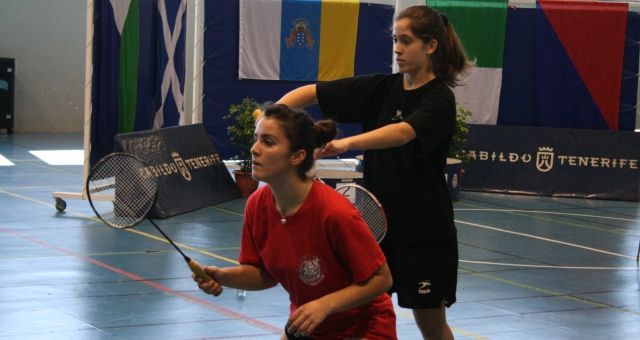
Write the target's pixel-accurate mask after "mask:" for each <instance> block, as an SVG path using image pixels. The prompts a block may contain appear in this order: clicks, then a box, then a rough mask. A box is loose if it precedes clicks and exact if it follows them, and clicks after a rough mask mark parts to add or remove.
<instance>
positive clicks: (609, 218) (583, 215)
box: [453, 208, 640, 222]
mask: <svg viewBox="0 0 640 340" xmlns="http://www.w3.org/2000/svg"><path fill="white" fill-rule="evenodd" d="M453 210H454V211H497V212H521V213H532V214H547V215H564V216H576V217H590V218H600V219H608V220H617V221H626V222H640V217H638V218H637V219H630V218H622V217H610V216H599V215H589V214H576V213H563V212H556V211H544V210H526V209H491V208H457V209H453Z"/></svg>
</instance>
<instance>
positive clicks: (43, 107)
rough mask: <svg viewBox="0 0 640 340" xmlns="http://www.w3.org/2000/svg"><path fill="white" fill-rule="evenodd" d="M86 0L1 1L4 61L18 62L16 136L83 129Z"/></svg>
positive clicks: (0, 35)
mask: <svg viewBox="0 0 640 340" xmlns="http://www.w3.org/2000/svg"><path fill="white" fill-rule="evenodd" d="M85 12H86V0H55V1H50V0H0V57H6V58H15V59H16V71H15V122H14V129H15V131H16V132H71V131H82V122H83V110H84V107H83V106H84V85H83V83H84V45H85V30H86V23H85V19H86V16H85Z"/></svg>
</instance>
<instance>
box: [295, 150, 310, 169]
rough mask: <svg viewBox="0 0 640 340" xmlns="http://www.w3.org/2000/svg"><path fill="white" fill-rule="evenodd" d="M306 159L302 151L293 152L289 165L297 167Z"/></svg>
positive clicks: (304, 152) (305, 153)
mask: <svg viewBox="0 0 640 340" xmlns="http://www.w3.org/2000/svg"><path fill="white" fill-rule="evenodd" d="M306 157H307V152H306V151H304V150H303V149H300V150H298V151H295V152H293V153H292V154H291V165H295V166H298V165H300V164H302V162H303V161H304V159H305V158H306Z"/></svg>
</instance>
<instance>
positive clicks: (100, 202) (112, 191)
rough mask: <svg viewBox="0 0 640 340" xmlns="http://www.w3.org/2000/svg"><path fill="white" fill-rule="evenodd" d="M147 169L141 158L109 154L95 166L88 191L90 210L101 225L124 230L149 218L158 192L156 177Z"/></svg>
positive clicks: (89, 177)
mask: <svg viewBox="0 0 640 340" xmlns="http://www.w3.org/2000/svg"><path fill="white" fill-rule="evenodd" d="M146 166H147V165H146V164H145V163H144V162H143V161H142V160H141V159H140V158H138V157H136V156H134V155H131V154H128V153H122V152H116V153H112V154H109V155H107V156H105V157H103V158H102V159H100V160H99V161H98V163H96V165H94V166H93V168H92V169H91V171H90V172H89V175H88V176H87V181H86V185H85V189H86V193H87V198H88V200H89V204H90V205H91V209H93V211H94V212H95V213H96V216H98V218H100V220H102V222H104V223H106V224H107V225H109V226H111V227H114V228H118V229H124V228H130V227H133V226H135V225H137V224H138V223H140V222H142V220H144V219H145V218H146V216H147V214H148V213H149V211H150V210H151V208H153V205H154V204H155V201H156V194H157V191H158V181H157V178H156V177H155V176H153V175H152V174H151V173H149V172H148V171H146V169H145V168H146Z"/></svg>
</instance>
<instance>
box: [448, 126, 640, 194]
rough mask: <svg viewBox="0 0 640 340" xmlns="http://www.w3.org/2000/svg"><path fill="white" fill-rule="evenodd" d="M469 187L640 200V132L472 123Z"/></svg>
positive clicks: (463, 184) (466, 182)
mask: <svg viewBox="0 0 640 340" xmlns="http://www.w3.org/2000/svg"><path fill="white" fill-rule="evenodd" d="M467 149H468V152H469V155H470V156H471V161H470V162H469V163H466V164H464V168H465V172H464V175H463V177H462V180H461V187H462V189H463V190H471V191H489V192H504V193H517V194H531V195H544V196H558V197H579V198H601V199H613V200H624V201H640V186H639V182H640V172H639V171H638V166H639V158H640V154H639V153H638V150H640V134H638V133H634V132H626V131H625V132H621V131H617V132H615V131H609V130H582V129H563V128H542V127H525V126H499V125H471V127H470V131H469V139H468V148H467Z"/></svg>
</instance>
